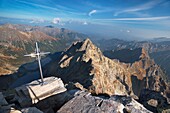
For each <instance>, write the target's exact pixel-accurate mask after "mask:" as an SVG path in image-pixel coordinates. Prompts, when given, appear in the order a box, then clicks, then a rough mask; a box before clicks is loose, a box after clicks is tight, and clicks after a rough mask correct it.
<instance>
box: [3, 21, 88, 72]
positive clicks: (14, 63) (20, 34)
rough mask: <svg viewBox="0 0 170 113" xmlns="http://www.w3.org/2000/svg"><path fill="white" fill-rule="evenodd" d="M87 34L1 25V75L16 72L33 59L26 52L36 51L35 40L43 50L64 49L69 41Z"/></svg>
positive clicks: (46, 28)
mask: <svg viewBox="0 0 170 113" xmlns="http://www.w3.org/2000/svg"><path fill="white" fill-rule="evenodd" d="M84 37H85V35H83V34H80V33H76V32H72V31H69V30H65V29H64V28H63V29H58V28H49V27H36V26H35V27H33V26H27V25H13V24H6V25H2V26H0V64H2V65H1V66H0V75H5V74H11V73H13V72H15V71H16V70H17V69H18V67H19V66H20V65H21V64H24V63H26V61H27V62H28V61H33V59H31V58H28V57H23V55H24V54H28V53H31V52H34V49H35V42H38V44H39V46H40V48H41V51H50V52H52V53H54V52H56V51H63V50H64V49H65V48H66V47H68V45H69V43H71V42H72V41H75V40H79V39H83V38H84Z"/></svg>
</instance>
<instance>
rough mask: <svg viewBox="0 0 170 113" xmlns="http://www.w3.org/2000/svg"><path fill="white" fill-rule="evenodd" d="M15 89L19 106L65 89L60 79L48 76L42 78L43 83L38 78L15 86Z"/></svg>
mask: <svg viewBox="0 0 170 113" xmlns="http://www.w3.org/2000/svg"><path fill="white" fill-rule="evenodd" d="M15 91H16V95H15V99H16V100H17V101H18V102H19V104H20V105H21V107H29V106H30V105H32V104H35V103H37V102H38V101H40V100H42V99H44V98H47V97H49V96H52V95H55V94H58V93H62V92H64V91H66V88H65V87H64V84H63V82H62V80H61V79H59V78H56V77H48V78H44V84H42V83H41V80H40V79H39V80H37V81H33V82H31V83H29V84H26V85H22V86H20V87H17V88H15Z"/></svg>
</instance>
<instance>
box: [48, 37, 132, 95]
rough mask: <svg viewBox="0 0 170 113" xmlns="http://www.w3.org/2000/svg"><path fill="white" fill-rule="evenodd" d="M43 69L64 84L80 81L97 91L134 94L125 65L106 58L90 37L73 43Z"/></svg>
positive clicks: (111, 93)
mask: <svg viewBox="0 0 170 113" xmlns="http://www.w3.org/2000/svg"><path fill="white" fill-rule="evenodd" d="M45 72H47V75H51V74H54V75H56V76H58V77H60V78H61V79H62V80H63V81H64V82H65V83H69V82H73V83H76V82H79V83H80V84H81V85H82V86H83V87H84V88H86V89H88V90H89V91H90V92H92V93H96V94H104V93H105V94H109V95H113V94H119V95H127V94H131V93H133V91H132V84H131V77H130V73H129V71H128V68H127V65H126V64H122V63H119V62H118V61H117V60H111V59H109V58H107V57H105V56H104V55H103V54H102V52H101V51H100V49H99V48H97V47H96V46H95V45H93V43H92V42H91V41H90V40H89V39H86V40H85V41H83V42H77V43H74V44H73V45H72V46H71V47H70V48H69V49H68V50H67V51H66V52H64V53H63V54H62V55H61V57H60V59H59V60H57V61H54V62H52V63H49V64H48V66H47V68H46V70H45Z"/></svg>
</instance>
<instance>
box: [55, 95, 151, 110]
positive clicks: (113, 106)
mask: <svg viewBox="0 0 170 113" xmlns="http://www.w3.org/2000/svg"><path fill="white" fill-rule="evenodd" d="M87 112H88V113H125V112H128V113H151V111H149V110H147V109H146V108H144V107H143V105H141V104H139V103H138V102H137V101H135V100H134V99H132V98H131V97H127V96H112V97H110V98H106V97H104V96H101V97H96V96H92V95H91V94H90V93H86V92H81V93H79V95H77V96H75V97H74V98H73V99H71V100H70V101H68V102H67V103H66V104H65V105H64V106H62V107H61V108H60V110H58V111H57V113H87Z"/></svg>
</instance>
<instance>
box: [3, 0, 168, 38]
mask: <svg viewBox="0 0 170 113" xmlns="http://www.w3.org/2000/svg"><path fill="white" fill-rule="evenodd" d="M0 17H5V18H1V19H0V22H1V23H3V22H4V23H5V22H8V21H9V20H10V19H9V18H15V19H16V20H17V19H18V20H17V22H18V23H24V22H25V23H26V24H27V23H29V24H45V23H46V24H52V25H56V26H60V27H66V28H70V29H73V30H78V31H79V32H83V33H87V34H88V33H89V34H90V33H91V34H93V35H95V33H96V34H98V35H100V36H102V35H103V37H106V38H107V37H108V38H112V37H113V38H119V37H120V38H121V37H124V38H126V37H127V38H129V37H131V38H135V37H137V38H155V37H170V0H0ZM15 19H13V20H15ZM24 20H25V21H24ZM9 22H11V23H12V22H13V21H12V20H10V21H9ZM92 29H93V31H92ZM106 30H107V31H106ZM101 32H102V33H101ZM139 35H140V36H139Z"/></svg>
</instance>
